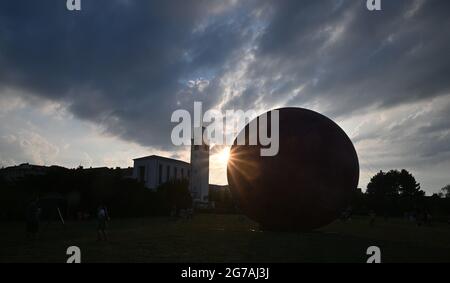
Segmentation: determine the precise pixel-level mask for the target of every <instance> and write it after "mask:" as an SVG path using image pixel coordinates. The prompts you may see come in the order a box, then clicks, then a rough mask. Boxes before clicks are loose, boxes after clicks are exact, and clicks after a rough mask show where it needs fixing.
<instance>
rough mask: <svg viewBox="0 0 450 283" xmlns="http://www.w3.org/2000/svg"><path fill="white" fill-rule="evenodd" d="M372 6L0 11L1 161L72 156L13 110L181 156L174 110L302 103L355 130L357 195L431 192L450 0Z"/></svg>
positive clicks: (438, 176) (97, 6) (195, 2)
mask: <svg viewBox="0 0 450 283" xmlns="http://www.w3.org/2000/svg"><path fill="white" fill-rule="evenodd" d="M365 2H366V1H362V0H361V1H358V0H356V1H355V0H347V1H346V0H340V1H328V0H304V1H299V0H283V1H266V0H263V1H253V0H249V1H234V0H229V1H207V0H204V1H202V0H192V1H190V0H184V1H175V0H174V1H125V0H83V10H82V11H81V12H69V11H66V10H65V1H60V0H48V1H32V0H30V1H26V0H21V1H3V2H2V3H0V95H1V96H3V98H2V99H1V100H0V116H1V117H2V120H3V121H5V120H9V121H10V123H9V126H8V129H6V128H7V127H6V126H3V127H2V128H0V131H1V132H0V158H1V159H2V164H9V163H12V161H15V159H14V160H13V159H12V158H11V156H13V155H12V153H14V154H15V155H16V156H20V155H21V154H24V152H29V153H28V154H27V156H31V155H32V153H31V152H34V153H33V154H34V157H33V160H36V161H39V160H41V161H42V162H50V161H55V162H57V161H58V160H61V159H60V158H58V156H59V157H60V156H61V152H62V151H63V149H61V148H62V147H64V146H63V145H62V144H61V143H59V142H55V143H51V142H48V138H47V137H46V134H47V131H46V130H43V129H41V131H36V129H35V131H33V130H32V129H30V128H27V127H25V126H24V125H25V124H26V123H27V122H29V121H30V120H33V117H28V120H27V119H25V118H22V119H18V118H17V117H16V116H17V115H18V114H17V113H20V112H17V111H14V110H13V111H11V109H23V108H24V107H25V108H30V107H31V108H33V107H39V109H43V108H42V103H44V104H45V105H47V108H46V109H47V111H48V113H52V114H51V119H58V115H59V118H60V119H68V120H70V121H72V122H70V123H73V124H76V123H81V122H76V121H80V120H81V121H86V122H87V123H91V124H92V125H96V126H97V127H99V128H100V129H101V131H100V133H97V134H96V135H100V134H104V135H109V136H111V137H114V139H115V141H116V142H117V143H122V142H123V143H127V142H129V143H130V144H135V145H136V144H137V145H136V146H141V147H142V148H140V149H136V150H135V151H133V153H136V152H140V151H141V149H143V148H149V149H150V148H151V149H152V150H154V151H156V150H166V151H167V152H171V154H170V155H172V156H178V157H182V158H184V159H186V158H188V157H187V153H188V151H187V150H186V149H185V148H184V149H178V150H177V149H175V148H174V147H173V146H172V144H171V142H170V132H171V130H172V127H173V125H172V124H171V123H170V117H171V114H172V112H173V111H174V110H175V109H178V108H184V109H188V110H190V109H191V108H192V107H193V102H194V101H202V102H203V103H204V106H205V107H206V108H210V107H217V108H219V109H224V110H225V109H244V110H247V109H256V110H257V111H259V112H263V111H267V110H269V109H271V108H275V107H283V106H298V107H307V108H312V109H314V110H317V111H319V112H322V113H324V114H326V115H328V116H330V117H332V118H334V119H335V120H336V121H338V122H339V124H340V125H341V126H343V127H344V129H345V130H346V131H347V132H348V133H349V135H350V136H351V137H352V139H353V141H354V142H355V144H356V147H357V150H358V153H359V155H360V158H361V164H362V182H361V186H365V183H367V180H368V178H369V176H370V175H371V174H373V173H374V172H376V171H378V170H380V169H389V168H407V169H410V170H411V171H413V173H416V174H417V175H418V176H420V177H422V178H423V179H422V180H420V181H421V182H422V183H423V185H424V188H425V189H427V190H428V191H436V190H437V189H439V186H443V185H445V183H446V182H450V180H446V179H445V178H446V174H445V172H448V171H449V170H450V164H449V162H448V160H449V157H450V147H449V145H450V135H449V130H450V124H449V120H450V119H449V118H450V117H449V113H450V96H449V95H450V79H449V78H450V56H449V55H448V54H447V53H448V50H450V38H449V37H448V30H450V17H448V11H449V10H450V2H449V1H446V0H398V1H383V11H381V12H370V11H368V10H367V9H366V7H365ZM11 93H14V94H13V95H11ZM42 101H44V102H42ZM49 105H50V106H49ZM49 107H50V108H49ZM55 107H56V108H55ZM61 112H63V114H61ZM57 113H59V114H57ZM39 115H41V114H39ZM44 116H45V115H44ZM68 116H69V117H70V118H67V117H68ZM19 120H20V121H19ZM42 123H45V122H42ZM39 125H41V124H39ZM14 127H18V128H21V129H24V131H23V132H22V134H20V132H19V131H17V132H14V130H13V128H14ZM41 128H42V125H41ZM53 132H54V131H53ZM53 134H54V135H57V134H56V133H53ZM59 135H61V136H63V135H67V133H66V132H65V131H64V130H61V132H60V133H59ZM20 139H26V140H29V143H30V144H29V145H28V147H27V145H26V144H22V143H20V142H18V140H20ZM52 140H55V139H52ZM110 142H111V141H110ZM83 144H84V143H83ZM12 145H14V148H12V147H11V146H12ZM18 145H21V146H18ZM108 145H110V146H113V145H112V143H108ZM31 148H33V149H37V148H39V151H37V152H36V150H34V151H31ZM91 151H92V152H95V149H91ZM5 152H6V153H5ZM7 152H10V154H8V153H7ZM83 152H84V153H86V154H88V155H89V153H90V155H93V153H92V152H90V150H89V149H88V148H85V150H83ZM84 153H80V154H84ZM105 153H106V151H105ZM114 154H117V152H115V153H114ZM130 154H131V153H130ZM42 156H49V158H50V157H51V158H50V159H51V160H48V161H46V160H45V158H43V157H42ZM121 156H122V157H123V159H126V157H125V155H124V154H122V155H121ZM133 157H136V156H129V159H131V158H133ZM89 158H91V159H95V160H96V162H100V161H99V159H101V160H104V158H101V157H92V156H91V157H89ZM89 158H86V159H87V160H88V159H89ZM19 159H21V160H22V159H25V157H23V158H19ZM59 163H61V161H60V162H59ZM94 163H95V162H94ZM110 163H111V162H110ZM116 163H117V160H116V161H115V164H116ZM126 165H128V163H127V164H126ZM213 167H214V168H215V169H214V170H215V172H213V173H212V175H213V176H214V177H213V180H212V181H213V182H219V183H225V182H226V176H224V175H225V174H224V173H223V172H224V168H218V165H217V164H215V165H213ZM217 172H222V173H220V174H219V173H217ZM440 172H442V173H440ZM219 175H221V176H222V177H220V176H219Z"/></svg>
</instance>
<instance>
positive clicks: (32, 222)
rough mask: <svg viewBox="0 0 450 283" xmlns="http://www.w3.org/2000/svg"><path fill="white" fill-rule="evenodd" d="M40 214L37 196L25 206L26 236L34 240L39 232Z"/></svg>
mask: <svg viewBox="0 0 450 283" xmlns="http://www.w3.org/2000/svg"><path fill="white" fill-rule="evenodd" d="M40 216H41V208H40V207H39V198H36V199H35V200H33V201H32V202H31V203H30V205H29V206H28V208H27V213H26V222H27V238H28V239H31V240H34V239H36V237H37V234H38V232H39V222H40V221H39V220H40Z"/></svg>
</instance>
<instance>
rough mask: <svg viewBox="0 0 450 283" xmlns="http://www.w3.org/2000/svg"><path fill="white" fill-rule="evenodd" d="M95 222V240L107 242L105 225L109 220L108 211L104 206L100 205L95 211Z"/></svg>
mask: <svg viewBox="0 0 450 283" xmlns="http://www.w3.org/2000/svg"><path fill="white" fill-rule="evenodd" d="M97 220H98V228H97V236H98V237H97V240H98V241H107V240H108V237H107V233H106V223H107V222H108V220H109V215H108V209H107V208H106V206H105V205H104V204H100V206H99V207H98V209H97Z"/></svg>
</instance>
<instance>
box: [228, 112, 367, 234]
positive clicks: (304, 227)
mask: <svg viewBox="0 0 450 283" xmlns="http://www.w3.org/2000/svg"><path fill="white" fill-rule="evenodd" d="M278 111H279V152H278V155H276V156H273V157H270V156H267V157H264V156H261V148H267V146H266V147H263V146H261V144H259V142H258V145H249V144H248V142H249V138H248V132H249V128H250V126H249V125H250V124H249V125H247V126H246V128H245V129H244V130H243V131H242V132H241V133H240V135H243V134H244V131H246V132H247V137H246V145H237V140H236V141H235V143H234V145H233V146H232V148H231V153H230V160H229V162H228V168H227V175H228V183H229V186H230V189H231V192H232V194H233V196H234V197H235V198H236V199H237V201H238V203H239V206H240V208H241V209H242V210H243V212H244V213H245V214H246V215H247V216H249V217H250V218H251V219H253V220H254V221H256V222H258V223H259V224H260V226H261V227H262V229H265V230H275V231H310V230H314V229H317V228H320V227H322V226H325V225H327V224H329V223H331V222H333V221H334V220H336V219H337V218H338V217H339V215H340V213H341V212H342V211H343V210H344V209H346V208H347V207H348V205H349V202H350V198H351V195H352V193H353V192H354V191H355V190H356V188H357V186H358V181H359V162H358V156H357V153H356V150H355V148H354V146H353V143H352V142H351V140H350V139H349V137H348V136H347V135H346V133H345V132H344V131H343V130H342V129H341V128H340V127H339V126H338V125H337V124H336V123H334V122H333V121H332V120H330V119H329V118H327V117H325V116H323V115H321V114H319V113H316V112H314V111H311V110H307V109H302V108H282V109H278ZM269 113H270V112H269ZM268 115H269V116H268V117H269V118H268V119H267V121H269V122H270V117H271V116H270V114H268ZM258 119H259V118H258ZM255 121H256V123H258V124H259V122H258V121H259V120H254V122H255ZM258 129H259V127H258ZM268 131H269V133H271V127H270V123H268ZM269 136H270V135H269Z"/></svg>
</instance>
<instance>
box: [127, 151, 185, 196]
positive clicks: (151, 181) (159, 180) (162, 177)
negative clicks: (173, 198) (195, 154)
mask: <svg viewBox="0 0 450 283" xmlns="http://www.w3.org/2000/svg"><path fill="white" fill-rule="evenodd" d="M190 175H191V165H190V164H189V163H187V162H184V161H180V160H176V159H171V158H166V157H162V156H156V155H151V156H146V157H142V158H137V159H134V168H133V178H134V179H137V180H138V181H140V182H143V183H144V184H145V186H146V187H147V188H149V189H151V190H156V188H158V187H159V186H161V185H162V184H164V183H167V182H168V181H170V180H173V179H177V180H181V179H187V180H188V179H190Z"/></svg>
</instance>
